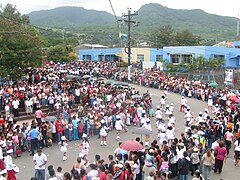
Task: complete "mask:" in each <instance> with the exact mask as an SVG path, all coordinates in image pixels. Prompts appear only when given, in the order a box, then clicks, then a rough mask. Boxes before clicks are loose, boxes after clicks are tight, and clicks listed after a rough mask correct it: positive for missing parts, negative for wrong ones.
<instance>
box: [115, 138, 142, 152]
mask: <svg viewBox="0 0 240 180" xmlns="http://www.w3.org/2000/svg"><path fill="white" fill-rule="evenodd" d="M120 148H122V149H124V150H127V151H140V150H142V149H143V145H141V144H140V143H139V142H137V141H135V140H127V141H124V142H123V143H122V144H121V145H120Z"/></svg>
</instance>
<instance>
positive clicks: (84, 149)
mask: <svg viewBox="0 0 240 180" xmlns="http://www.w3.org/2000/svg"><path fill="white" fill-rule="evenodd" d="M82 138H83V141H82V143H81V144H80V145H81V146H82V153H83V154H84V155H88V153H89V148H90V145H89V142H88V138H87V134H83V136H82Z"/></svg>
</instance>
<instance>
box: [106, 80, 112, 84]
mask: <svg viewBox="0 0 240 180" xmlns="http://www.w3.org/2000/svg"><path fill="white" fill-rule="evenodd" d="M112 83H114V80H107V81H106V83H105V84H112Z"/></svg>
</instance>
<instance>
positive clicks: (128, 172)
mask: <svg viewBox="0 0 240 180" xmlns="http://www.w3.org/2000/svg"><path fill="white" fill-rule="evenodd" d="M132 178H133V175H132V168H131V166H130V164H129V163H126V164H125V171H124V179H125V180H132Z"/></svg>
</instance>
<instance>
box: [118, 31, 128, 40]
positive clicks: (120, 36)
mask: <svg viewBox="0 0 240 180" xmlns="http://www.w3.org/2000/svg"><path fill="white" fill-rule="evenodd" d="M118 38H121V39H126V38H127V34H124V33H121V32H119V33H118Z"/></svg>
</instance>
